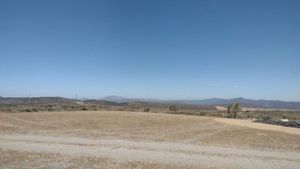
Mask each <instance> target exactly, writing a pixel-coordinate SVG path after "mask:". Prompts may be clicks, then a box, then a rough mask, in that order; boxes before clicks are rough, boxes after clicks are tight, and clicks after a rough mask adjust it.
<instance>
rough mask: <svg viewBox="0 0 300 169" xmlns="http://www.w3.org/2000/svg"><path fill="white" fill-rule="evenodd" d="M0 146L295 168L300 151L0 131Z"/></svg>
mask: <svg viewBox="0 0 300 169" xmlns="http://www.w3.org/2000/svg"><path fill="white" fill-rule="evenodd" d="M0 148H1V149H3V150H15V151H21V152H23V151H25V152H39V153H59V154H62V155H68V156H92V157H106V158H111V159H117V160H119V161H143V162H158V163H164V164H175V165H176V164H180V165H195V166H200V165H201V166H207V167H228V168H245V169H252V168H266V169H268V168H270V169H277V168H278V169H279V168H290V169H293V168H295V169H296V168H298V166H300V153H298V152H287V151H285V152H282V151H271V150H269V151H265V150H264V151H262V150H253V149H237V148H223V147H213V146H202V145H194V144H179V143H169V142H139V141H131V140H109V139H88V138H79V137H44V136H35V135H0Z"/></svg>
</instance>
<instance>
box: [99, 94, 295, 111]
mask: <svg viewBox="0 0 300 169" xmlns="http://www.w3.org/2000/svg"><path fill="white" fill-rule="evenodd" d="M101 100H107V101H111V102H118V103H122V102H136V101H146V102H160V103H181V104H195V105H228V104H230V103H239V104H241V105H242V106H247V107H255V108H278V109H279V108H285V109H300V102H286V101H279V100H262V99H260V100H253V99H245V98H243V97H239V98H232V99H222V98H211V99H202V100H157V99H138V98H125V97H121V96H108V97H104V98H102V99H101Z"/></svg>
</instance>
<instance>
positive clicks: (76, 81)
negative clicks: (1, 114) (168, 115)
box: [0, 0, 300, 101]
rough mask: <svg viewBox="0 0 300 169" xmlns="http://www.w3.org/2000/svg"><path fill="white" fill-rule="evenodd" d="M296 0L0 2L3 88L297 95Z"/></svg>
mask: <svg viewBox="0 0 300 169" xmlns="http://www.w3.org/2000/svg"><path fill="white" fill-rule="evenodd" d="M299 18H300V1H297V0H287V1H281V0H274V1H273V0H266V1H258V0H254V1H237V0H229V1H220V0H203V1H193V0H190V1H179V0H174V1H168V0H167V1H158V0H153V1H145V0H142V1H139V0H130V1H121V0H103V1H94V0H89V1H83V0H75V1H70V0H63V1H58V0H52V1H38V0H28V1H14V0H2V1H0V20H1V23H0V37H1V38H0V96H3V97H15V96H17V97H29V96H30V97H35V96H61V97H67V98H75V95H76V94H77V96H78V98H95V99H97V98H102V97H105V96H110V95H117V96H123V97H130V98H153V99H171V100H177V99H206V98H214V97H217V98H236V97H244V98H249V99H266V100H283V101H300V66H299V65H300V31H299V30H300V19H299Z"/></svg>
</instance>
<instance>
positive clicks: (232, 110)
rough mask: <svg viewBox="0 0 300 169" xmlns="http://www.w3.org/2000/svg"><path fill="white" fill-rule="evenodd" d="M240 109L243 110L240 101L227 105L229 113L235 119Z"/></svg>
mask: <svg viewBox="0 0 300 169" xmlns="http://www.w3.org/2000/svg"><path fill="white" fill-rule="evenodd" d="M239 111H241V106H240V104H238V103H231V104H229V105H228V106H227V113H228V114H229V115H230V117H233V118H234V119H235V118H236V117H237V114H238V112H239Z"/></svg>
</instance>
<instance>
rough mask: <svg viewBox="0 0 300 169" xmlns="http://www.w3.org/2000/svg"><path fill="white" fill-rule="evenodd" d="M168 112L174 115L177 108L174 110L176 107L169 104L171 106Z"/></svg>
mask: <svg viewBox="0 0 300 169" xmlns="http://www.w3.org/2000/svg"><path fill="white" fill-rule="evenodd" d="M169 110H170V112H173V113H175V112H176V110H177V108H176V106H175V105H174V104H171V105H170V106H169Z"/></svg>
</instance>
